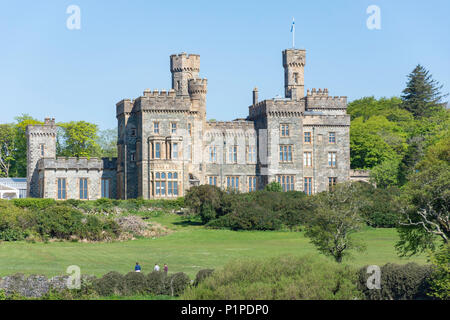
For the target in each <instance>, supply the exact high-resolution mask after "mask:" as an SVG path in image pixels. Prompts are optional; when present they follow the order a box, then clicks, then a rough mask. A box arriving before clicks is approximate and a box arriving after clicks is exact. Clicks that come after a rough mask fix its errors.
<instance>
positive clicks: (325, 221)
mask: <svg viewBox="0 0 450 320" xmlns="http://www.w3.org/2000/svg"><path fill="white" fill-rule="evenodd" d="M359 193H360V184H359V183H350V182H346V183H342V184H338V185H336V187H335V188H334V190H333V191H330V192H322V193H319V194H318V195H316V196H315V197H316V199H315V200H316V209H315V211H314V212H313V214H312V215H311V217H309V218H308V219H307V228H306V233H305V235H306V237H308V238H309V239H310V241H311V242H312V243H313V244H314V245H315V246H316V247H317V249H318V250H319V251H320V252H321V253H323V254H325V255H328V256H331V257H333V258H334V259H335V260H336V262H339V263H340V262H342V258H343V257H344V256H345V255H348V251H349V250H351V249H356V250H363V249H364V245H363V244H362V243H360V242H358V241H356V240H355V239H354V238H353V237H351V235H352V234H353V233H355V232H357V231H359V230H361V228H362V227H363V226H364V219H363V218H362V217H361V215H360V208H361V207H362V206H363V200H362V199H361V198H360V197H359V196H358V195H359Z"/></svg>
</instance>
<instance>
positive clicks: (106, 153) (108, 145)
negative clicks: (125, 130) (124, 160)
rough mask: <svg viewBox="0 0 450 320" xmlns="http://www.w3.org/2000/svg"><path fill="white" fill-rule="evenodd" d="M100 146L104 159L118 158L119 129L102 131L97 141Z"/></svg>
mask: <svg viewBox="0 0 450 320" xmlns="http://www.w3.org/2000/svg"><path fill="white" fill-rule="evenodd" d="M97 144H98V145H99V146H100V149H101V153H102V157H105V158H116V157H117V129H107V130H101V131H100V133H99V137H98V140H97Z"/></svg>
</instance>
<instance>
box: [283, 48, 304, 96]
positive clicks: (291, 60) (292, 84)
mask: <svg viewBox="0 0 450 320" xmlns="http://www.w3.org/2000/svg"><path fill="white" fill-rule="evenodd" d="M305 63H306V51H305V50H303V49H286V50H284V51H283V68H284V90H285V96H286V98H291V99H292V100H298V99H301V98H302V97H304V96H305V82H304V80H305V79H304V68H305Z"/></svg>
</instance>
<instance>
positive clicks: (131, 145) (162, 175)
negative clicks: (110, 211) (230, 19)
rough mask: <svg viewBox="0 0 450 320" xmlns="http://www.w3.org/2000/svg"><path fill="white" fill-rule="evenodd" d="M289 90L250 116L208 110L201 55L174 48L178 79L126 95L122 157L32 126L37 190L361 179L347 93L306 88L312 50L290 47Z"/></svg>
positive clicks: (121, 109) (61, 195) (302, 186)
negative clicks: (63, 149)
mask: <svg viewBox="0 0 450 320" xmlns="http://www.w3.org/2000/svg"><path fill="white" fill-rule="evenodd" d="M282 58H283V67H284V75H285V77H284V78H285V80H284V81H285V98H275V99H270V100H264V101H258V90H257V89H256V88H255V89H254V90H253V103H252V105H251V106H249V115H248V117H247V118H246V119H236V120H234V121H229V122H221V121H218V122H212V121H207V119H206V95H207V80H206V79H202V78H200V76H199V72H200V56H199V55H195V54H190V55H188V54H185V53H182V54H178V55H172V56H171V57H170V71H171V73H172V88H171V89H170V90H168V91H164V90H163V91H150V90H145V91H144V93H143V95H142V96H140V97H138V98H137V99H134V100H130V99H124V100H122V101H120V102H118V103H117V105H116V117H117V121H118V140H117V148H118V158H117V159H96V158H91V159H86V158H57V157H56V147H55V146H56V129H57V127H56V125H55V121H54V119H46V120H45V123H44V125H40V126H28V128H27V137H28V177H27V178H28V186H29V188H28V196H30V197H44V198H54V199H98V198H101V197H109V198H118V199H127V198H138V197H142V198H144V199H154V198H175V197H179V196H183V195H184V194H185V192H186V190H188V189H189V188H190V187H191V186H194V185H199V184H213V185H216V186H218V187H220V188H223V189H234V190H238V191H240V192H251V191H254V190H259V189H262V188H264V187H265V186H266V185H267V184H268V183H270V182H272V181H277V182H279V183H280V184H281V185H282V187H283V189H284V190H285V191H289V190H300V191H304V192H305V193H307V194H313V193H317V192H320V191H324V190H328V189H329V188H331V187H332V186H333V185H334V184H336V183H338V182H343V181H347V180H349V179H351V178H352V177H351V176H352V172H351V170H350V138H349V129H350V116H349V115H347V113H346V108H347V98H346V97H332V96H330V95H329V94H328V90H327V89H324V90H321V89H319V90H315V89H312V90H311V91H310V90H307V93H306V95H305V88H304V67H305V63H306V51H305V50H301V49H287V50H284V51H283V53H282Z"/></svg>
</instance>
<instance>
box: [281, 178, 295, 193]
mask: <svg viewBox="0 0 450 320" xmlns="http://www.w3.org/2000/svg"><path fill="white" fill-rule="evenodd" d="M277 179H278V183H279V184H280V185H281V187H282V188H283V191H284V192H286V191H294V186H295V185H294V176H285V175H280V176H277Z"/></svg>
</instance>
